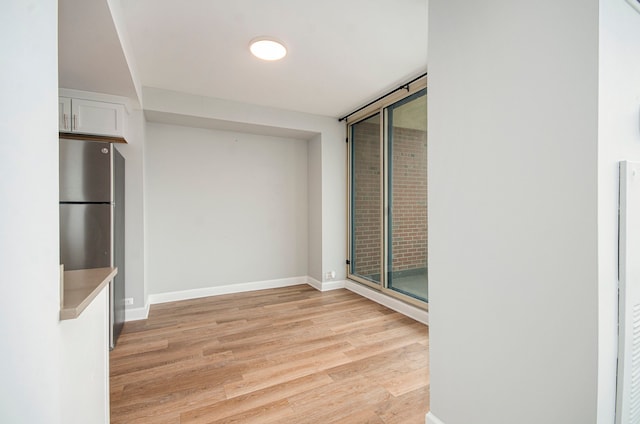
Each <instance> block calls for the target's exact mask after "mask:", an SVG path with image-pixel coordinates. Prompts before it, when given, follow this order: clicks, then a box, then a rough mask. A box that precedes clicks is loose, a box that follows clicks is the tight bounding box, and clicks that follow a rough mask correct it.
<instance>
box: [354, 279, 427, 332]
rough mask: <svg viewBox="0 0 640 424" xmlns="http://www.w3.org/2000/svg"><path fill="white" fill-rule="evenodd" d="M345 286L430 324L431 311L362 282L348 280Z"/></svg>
mask: <svg viewBox="0 0 640 424" xmlns="http://www.w3.org/2000/svg"><path fill="white" fill-rule="evenodd" d="M344 288H345V289H347V290H350V291H352V292H354V293H357V294H359V295H360V296H364V297H366V298H367V299H369V300H373V301H374V302H376V303H379V304H381V305H384V306H386V307H387V308H389V309H393V310H394V311H396V312H400V313H401V314H403V315H406V316H408V317H409V318H413V319H415V320H416V321H418V322H421V323H423V324H426V325H429V312H427V311H425V310H423V309H420V308H416V307H415V306H412V305H409V304H408V303H405V302H402V301H400V300H398V299H394V298H393V297H389V296H387V295H385V294H383V293H380V292H379V291H377V290H373V289H370V288H368V287H366V286H364V285H362V284H358V283H355V282H353V281H347V282H346V283H345V285H344Z"/></svg>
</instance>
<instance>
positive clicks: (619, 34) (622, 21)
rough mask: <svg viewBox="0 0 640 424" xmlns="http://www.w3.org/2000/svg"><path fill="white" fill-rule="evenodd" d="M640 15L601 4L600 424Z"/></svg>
mask: <svg viewBox="0 0 640 424" xmlns="http://www.w3.org/2000/svg"><path fill="white" fill-rule="evenodd" d="M638 40H640V14H639V13H636V12H634V11H633V9H632V8H631V7H629V5H627V4H626V3H625V2H624V1H617V0H600V72H599V82H600V88H599V99H600V105H599V107H600V110H599V123H598V137H599V143H598V168H599V171H598V172H599V177H598V198H599V201H598V239H599V244H598V254H599V261H598V265H599V279H600V285H599V311H600V312H599V314H600V325H599V336H598V337H599V340H600V349H599V353H598V363H599V367H598V380H599V390H598V396H599V402H598V423H599V424H612V423H613V422H614V421H613V416H614V412H615V385H616V374H615V373H616V356H617V350H616V347H617V302H618V292H617V279H618V278H617V277H618V274H617V273H618V209H617V206H618V162H619V161H620V160H635V161H639V160H640V79H639V77H638V76H639V75H640V45H639V44H638Z"/></svg>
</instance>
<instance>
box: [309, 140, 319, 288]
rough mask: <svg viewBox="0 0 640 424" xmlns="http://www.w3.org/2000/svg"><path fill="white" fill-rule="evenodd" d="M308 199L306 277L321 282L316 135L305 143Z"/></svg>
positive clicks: (317, 141) (317, 147)
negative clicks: (306, 150)
mask: <svg viewBox="0 0 640 424" xmlns="http://www.w3.org/2000/svg"><path fill="white" fill-rule="evenodd" d="M307 146H308V147H307V149H308V155H307V166H308V172H309V175H308V183H309V185H308V188H307V196H308V198H309V249H308V255H309V257H308V260H307V262H308V268H309V270H308V271H309V272H308V275H309V276H310V277H311V278H314V279H315V280H317V281H322V137H321V136H320V135H317V136H315V137H313V138H312V139H311V140H309V141H308V142H307Z"/></svg>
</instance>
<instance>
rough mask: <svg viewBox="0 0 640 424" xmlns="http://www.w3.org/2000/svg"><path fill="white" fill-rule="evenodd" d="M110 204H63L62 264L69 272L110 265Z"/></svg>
mask: <svg viewBox="0 0 640 424" xmlns="http://www.w3.org/2000/svg"><path fill="white" fill-rule="evenodd" d="M112 210H113V207H112V206H111V205H110V204H65V203H62V204H60V263H61V264H64V269H65V270H66V271H72V270H74V269H85V268H102V267H108V266H111V255H110V252H111V213H112Z"/></svg>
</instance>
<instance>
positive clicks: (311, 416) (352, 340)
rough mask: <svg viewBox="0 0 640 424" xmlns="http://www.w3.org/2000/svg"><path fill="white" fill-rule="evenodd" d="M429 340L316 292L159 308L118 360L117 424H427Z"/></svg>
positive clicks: (114, 361) (127, 337)
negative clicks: (425, 417)
mask: <svg viewBox="0 0 640 424" xmlns="http://www.w3.org/2000/svg"><path fill="white" fill-rule="evenodd" d="M428 336H429V332H428V328H427V327H426V326H424V325H422V324H420V323H417V322H415V321H413V320H411V319H409V318H407V317H405V316H403V315H401V314H398V313H396V312H394V311H391V310H389V309H387V308H385V307H383V306H381V305H379V304H376V303H374V302H371V301H369V300H368V299H365V298H363V297H360V296H358V295H356V294H354V293H351V292H349V291H346V290H334V291H330V292H318V291H316V290H315V289H313V288H310V287H308V286H305V285H301V286H291V287H285V288H279V289H270V290H262V291H257V292H246V293H239V294H231V295H222V296H213V297H208V298H202V299H191V300H186V301H180V302H171V303H165V304H161V305H153V306H152V307H151V310H150V312H149V318H148V319H147V320H144V321H136V322H131V323H127V324H126V325H125V327H124V330H123V333H122V335H121V336H120V339H119V342H118V345H117V346H116V348H115V349H114V350H113V351H112V352H111V390H110V393H111V422H112V423H114V424H118V423H160V424H182V423H189V424H204V423H254V422H255V423H292V422H295V423H309V424H312V423H320V422H321V423H345V424H346V423H369V424H381V423H386V424H389V423H402V424H413V423H416V424H418V423H420V424H422V423H424V416H425V414H426V413H427V411H428V410H429V401H428V392H429V390H428V389H429V375H428V370H429V365H428V362H429V361H428V343H429V342H428Z"/></svg>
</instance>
